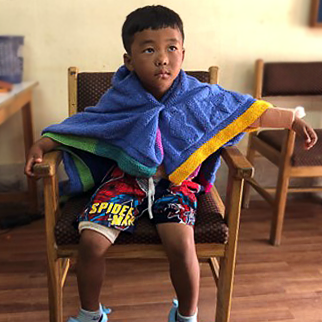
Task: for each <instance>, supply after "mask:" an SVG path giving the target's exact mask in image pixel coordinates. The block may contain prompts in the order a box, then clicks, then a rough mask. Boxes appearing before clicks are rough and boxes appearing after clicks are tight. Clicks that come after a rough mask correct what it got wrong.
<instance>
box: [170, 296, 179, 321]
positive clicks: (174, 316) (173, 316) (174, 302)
mask: <svg viewBox="0 0 322 322" xmlns="http://www.w3.org/2000/svg"><path fill="white" fill-rule="evenodd" d="M178 306H179V304H178V300H177V299H173V300H172V308H171V310H170V312H169V316H168V322H177V311H178Z"/></svg>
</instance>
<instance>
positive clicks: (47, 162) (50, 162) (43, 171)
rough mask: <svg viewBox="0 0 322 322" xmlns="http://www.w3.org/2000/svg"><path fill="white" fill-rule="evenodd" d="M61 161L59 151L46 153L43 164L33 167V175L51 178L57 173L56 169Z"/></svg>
mask: <svg viewBox="0 0 322 322" xmlns="http://www.w3.org/2000/svg"><path fill="white" fill-rule="evenodd" d="M61 159H62V153H61V151H52V152H49V153H46V154H45V155H44V158H43V162H41V163H36V164H35V165H34V168H33V170H34V174H35V176H36V177H38V178H40V177H52V176H54V175H55V174H56V173H57V168H58V165H59V163H60V162H61Z"/></svg>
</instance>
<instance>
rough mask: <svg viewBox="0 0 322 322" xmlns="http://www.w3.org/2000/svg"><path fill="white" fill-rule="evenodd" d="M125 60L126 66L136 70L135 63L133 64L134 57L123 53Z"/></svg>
mask: <svg viewBox="0 0 322 322" xmlns="http://www.w3.org/2000/svg"><path fill="white" fill-rule="evenodd" d="M123 61H124V65H125V67H126V68H127V69H128V70H129V71H130V72H132V71H133V70H134V68H133V65H132V58H131V56H130V55H129V54H124V55H123Z"/></svg>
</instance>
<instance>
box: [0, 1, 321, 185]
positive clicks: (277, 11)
mask: <svg viewBox="0 0 322 322" xmlns="http://www.w3.org/2000/svg"><path fill="white" fill-rule="evenodd" d="M147 4H151V2H150V1H145V0H123V1H119V0H118V1H115V0H93V1H90V0H67V1H66V0H56V1H52V0H28V1H26V0H0V33H1V34H4V35H5V34H8V35H24V36H25V46H24V59H25V73H24V79H26V80H37V81H39V86H38V88H37V89H36V90H35V95H34V106H33V108H34V109H33V121H34V129H35V137H36V138H38V137H39V135H40V131H41V129H42V128H44V127H45V126H47V125H49V124H51V123H53V122H59V121H61V120H62V119H63V118H65V117H66V116H67V68H68V67H69V66H72V65H76V66H78V67H80V69H82V70H112V71H113V70H115V69H116V68H117V67H118V66H119V65H120V64H121V63H122V55H123V52H124V50H123V48H122V42H121V36H120V34H121V26H122V23H123V21H124V19H125V17H126V15H127V14H128V13H129V12H131V11H132V10H134V9H135V8H137V7H140V6H144V5H147ZM156 4H163V5H166V6H169V7H170V8H172V9H174V10H175V11H177V12H178V13H179V14H180V15H181V17H182V19H183V21H184V27H185V34H186V41H185V47H186V59H185V62H184V68H185V69H206V68H208V67H209V66H210V65H219V66H220V83H221V84H222V85H223V86H225V87H227V88H228V89H233V90H237V91H240V92H245V93H246V92H247V93H252V87H253V72H254V69H253V66H254V61H255V60H256V59H257V58H259V57H261V58H263V59H265V60H267V61H278V60H283V61H296V60H300V61H314V60H322V29H318V28H313V29H312V28H310V27H309V26H308V20H309V10H310V1H309V0H242V1H241V0H225V1H222V0H198V1H195V0H160V1H158V2H157V3H156ZM20 121H21V120H20V116H19V115H17V116H15V117H13V118H12V119H11V120H9V121H8V122H7V123H6V124H4V125H2V126H1V127H0V164H13V163H20V164H21V163H23V160H24V154H23V151H22V148H23V145H22V133H21V123H20ZM9 147H10V149H9ZM0 180H1V179H0Z"/></svg>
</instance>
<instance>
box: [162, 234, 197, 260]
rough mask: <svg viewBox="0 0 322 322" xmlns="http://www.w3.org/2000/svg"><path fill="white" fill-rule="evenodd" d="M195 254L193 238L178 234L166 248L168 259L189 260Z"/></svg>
mask: <svg viewBox="0 0 322 322" xmlns="http://www.w3.org/2000/svg"><path fill="white" fill-rule="evenodd" d="M195 254H196V249H195V243H194V239H193V238H188V237H186V236H180V238H178V239H177V238H176V239H175V240H174V241H173V242H172V243H171V245H170V246H169V248H168V256H169V260H170V261H181V262H185V261H190V259H191V258H192V257H194V256H195Z"/></svg>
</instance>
